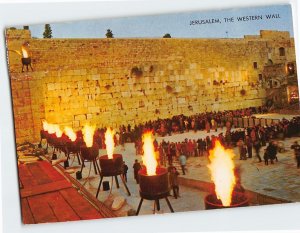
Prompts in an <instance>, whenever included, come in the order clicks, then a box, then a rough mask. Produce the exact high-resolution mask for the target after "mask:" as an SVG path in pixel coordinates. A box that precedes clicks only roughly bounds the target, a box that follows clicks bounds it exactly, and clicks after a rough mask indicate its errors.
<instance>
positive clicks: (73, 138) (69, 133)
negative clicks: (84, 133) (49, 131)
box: [64, 126, 77, 142]
mask: <svg viewBox="0 0 300 233" xmlns="http://www.w3.org/2000/svg"><path fill="white" fill-rule="evenodd" d="M64 132H65V134H66V135H67V136H68V137H69V138H70V140H71V141H72V142H75V141H76V138H77V136H76V133H75V132H74V131H73V129H72V128H70V127H68V126H66V127H65V129H64Z"/></svg>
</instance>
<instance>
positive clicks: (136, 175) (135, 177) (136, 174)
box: [133, 159, 142, 184]
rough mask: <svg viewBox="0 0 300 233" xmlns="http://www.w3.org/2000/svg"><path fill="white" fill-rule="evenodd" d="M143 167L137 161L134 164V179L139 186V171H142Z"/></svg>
mask: <svg viewBox="0 0 300 233" xmlns="http://www.w3.org/2000/svg"><path fill="white" fill-rule="evenodd" d="M141 168H142V166H141V164H140V163H139V162H138V160H137V159H136V160H135V162H134V164H133V172H134V179H135V180H136V183H137V184H139V170H141Z"/></svg>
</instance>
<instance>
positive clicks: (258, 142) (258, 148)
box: [253, 140, 262, 162]
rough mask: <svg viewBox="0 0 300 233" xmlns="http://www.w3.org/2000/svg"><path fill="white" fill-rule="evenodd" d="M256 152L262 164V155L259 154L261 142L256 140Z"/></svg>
mask: <svg viewBox="0 0 300 233" xmlns="http://www.w3.org/2000/svg"><path fill="white" fill-rule="evenodd" d="M253 147H254V150H255V154H256V157H257V158H258V160H259V162H261V161H262V160H261V157H260V154H259V151H260V148H261V144H260V141H259V140H256V141H255V142H254V145H253Z"/></svg>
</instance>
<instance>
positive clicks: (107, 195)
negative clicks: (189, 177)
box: [61, 143, 207, 216]
mask: <svg viewBox="0 0 300 233" xmlns="http://www.w3.org/2000/svg"><path fill="white" fill-rule="evenodd" d="M115 153H120V154H122V155H123V159H124V161H125V162H126V164H127V165H128V168H129V170H128V181H127V186H128V188H129V190H130V192H131V196H128V195H127V193H126V190H125V188H124V186H123V184H122V182H121V180H120V178H119V184H120V188H119V189H117V188H116V185H115V180H113V185H112V179H111V178H104V179H103V181H109V183H110V187H111V186H113V188H112V190H111V191H102V187H101V191H100V193H99V196H98V199H99V200H100V201H102V202H104V203H105V204H106V205H107V206H108V207H111V204H112V202H113V199H114V198H115V197H117V196H120V195H121V196H123V197H124V198H125V199H126V204H125V205H124V206H123V207H122V208H121V209H120V210H118V211H116V214H117V215H118V216H127V212H128V210H130V209H133V210H136V209H137V207H138V204H139V201H140V196H139V186H138V184H136V182H135V180H134V176H133V168H132V166H133V163H134V160H135V159H138V160H139V161H141V159H142V158H141V156H136V155H135V147H134V144H133V143H126V144H125V147H124V148H121V146H118V147H116V149H115ZM104 154H106V151H105V150H100V156H101V155H104ZM61 156H63V154H62V155H61ZM70 167H71V168H75V169H76V170H79V169H80V167H79V166H78V164H77V160H76V159H75V160H74V162H73V164H72V163H70ZM89 168H90V164H89V163H87V164H86V167H85V168H84V169H83V174H82V176H83V179H82V180H80V183H81V184H84V187H85V188H86V189H87V190H89V192H91V193H92V194H93V195H96V192H97V188H98V184H99V180H100V178H99V175H95V173H94V168H93V166H92V168H91V172H90V179H89V180H86V179H85V178H86V177H88V173H89ZM72 176H73V177H74V178H75V173H73V174H72ZM206 194H207V193H206V192H202V191H200V190H197V189H194V188H189V187H183V186H181V187H180V197H179V198H178V199H175V198H174V197H173V196H170V197H169V200H170V202H171V205H172V207H173V209H174V211H175V212H182V211H195V210H203V209H204V203H203V199H204V197H205V195H206ZM153 204H154V202H153V201H148V200H144V202H143V205H142V208H141V210H140V213H139V215H145V214H153V209H154V205H153ZM160 206H161V210H160V211H157V210H156V213H157V214H162V213H170V210H169V208H168V206H167V203H166V201H165V200H164V199H162V200H161V201H160Z"/></svg>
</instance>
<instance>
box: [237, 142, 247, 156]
mask: <svg viewBox="0 0 300 233" xmlns="http://www.w3.org/2000/svg"><path fill="white" fill-rule="evenodd" d="M236 145H237V146H238V148H239V152H240V160H246V159H247V157H246V148H245V144H244V141H243V139H242V138H240V140H239V141H238V142H237V144H236Z"/></svg>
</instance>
